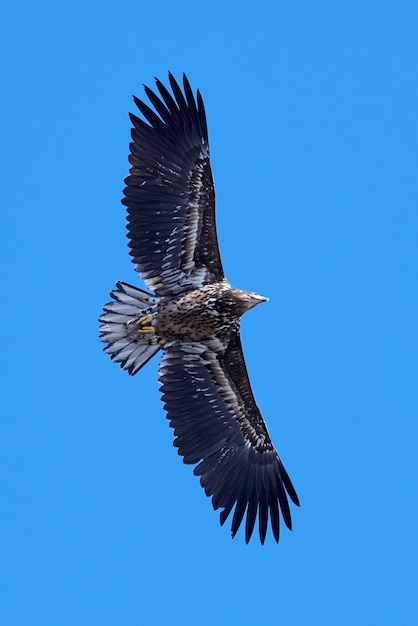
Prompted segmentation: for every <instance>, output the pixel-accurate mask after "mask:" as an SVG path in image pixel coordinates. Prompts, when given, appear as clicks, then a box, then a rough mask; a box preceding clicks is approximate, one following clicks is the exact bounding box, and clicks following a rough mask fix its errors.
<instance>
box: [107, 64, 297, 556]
mask: <svg viewBox="0 0 418 626" xmlns="http://www.w3.org/2000/svg"><path fill="white" fill-rule="evenodd" d="M169 83H170V87H171V90H170V89H169V88H167V87H165V86H164V85H163V84H162V83H161V82H160V81H159V80H158V79H156V86H157V89H158V92H159V93H157V92H156V91H152V90H151V89H150V88H149V87H146V86H144V89H145V93H146V95H147V96H148V98H149V100H150V103H151V105H152V107H153V108H151V107H150V106H149V105H147V104H146V103H145V102H143V101H142V100H139V99H138V98H135V97H134V101H135V103H136V105H137V107H138V109H139V111H140V112H141V113H142V116H143V118H144V119H141V118H139V117H137V116H135V115H133V114H131V115H130V118H131V121H132V124H133V128H132V131H131V134H132V143H131V144H130V155H129V162H130V164H131V168H130V175H129V176H128V177H127V178H126V179H125V183H126V187H125V189H124V198H123V200H122V203H123V204H124V205H125V206H126V207H127V222H128V225H127V229H128V238H129V248H130V254H131V256H132V261H133V262H134V264H135V269H136V271H137V272H138V274H139V276H140V278H141V279H142V280H143V281H144V282H145V284H146V286H147V288H148V289H149V290H151V291H152V292H153V293H148V292H146V291H143V290H141V289H138V288H137V287H133V286H131V285H128V284H127V283H124V282H118V283H117V284H116V289H115V290H113V291H111V293H110V295H111V297H112V298H113V301H112V302H110V303H108V304H106V305H105V307H104V312H103V314H102V315H101V316H100V318H99V321H100V322H101V327H100V339H101V341H103V342H104V343H105V344H106V346H105V348H104V350H105V352H107V353H108V354H109V355H110V357H111V358H112V359H113V360H114V361H116V362H117V363H120V366H121V367H122V369H124V370H127V371H128V372H129V374H131V375H134V374H136V373H137V372H138V371H139V370H140V369H141V367H143V366H144V365H145V364H146V363H147V362H148V361H149V360H150V359H151V358H152V357H153V356H154V355H155V354H156V353H157V352H158V351H159V350H162V352H163V355H162V360H161V365H160V370H159V374H160V378H159V381H160V383H161V393H162V400H163V402H164V408H165V410H166V412H167V418H168V420H169V422H170V426H171V428H173V430H174V436H175V439H174V445H175V446H176V447H177V448H178V453H179V454H180V455H181V456H182V457H183V461H184V463H187V464H190V465H196V464H197V465H196V467H195V468H194V474H195V475H197V476H200V483H201V485H202V487H203V489H204V490H205V493H206V495H207V496H212V504H213V507H214V509H218V508H221V509H222V511H221V513H220V523H221V525H222V524H224V522H225V520H226V519H227V517H228V516H229V514H230V513H231V511H232V509H234V513H233V517H232V526H231V532H232V537H234V536H235V534H236V532H237V530H238V528H239V526H240V524H241V522H242V520H243V518H244V515H245V514H246V517H245V540H246V542H247V543H248V541H249V540H250V538H251V535H252V532H253V529H254V525H255V522H256V519H257V516H258V528H259V536H260V541H261V543H262V544H263V543H264V540H265V537H266V532H267V525H268V520H269V519H270V524H271V529H272V532H273V536H274V538H275V540H276V542H278V540H279V531H280V516H279V511H281V514H282V517H283V520H284V522H285V524H286V526H287V527H288V528H289V529H291V526H292V522H291V515H290V508H289V503H288V498H287V496H289V497H290V499H291V500H292V501H293V502H294V504H296V505H298V506H299V500H298V497H297V495H296V492H295V489H294V487H293V485H292V483H291V481H290V478H289V476H288V474H287V472H286V470H285V468H284V467H283V464H282V462H281V460H280V457H279V455H278V453H277V451H276V449H275V447H274V446H273V444H272V442H271V439H270V435H269V433H268V430H267V427H266V424H265V422H264V420H263V417H262V415H261V413H260V410H259V408H258V406H257V404H256V401H255V399H254V395H253V392H252V390H251V386H250V381H249V378H248V373H247V368H246V366H245V361H244V356H243V352H242V348H241V340H240V317H241V315H242V314H243V313H244V312H245V311H248V310H249V309H251V308H252V307H254V306H256V305H257V304H259V303H260V302H265V301H266V300H267V298H264V297H262V296H259V295H257V294H256V293H253V292H250V291H242V290H240V289H234V288H233V287H231V285H230V284H229V282H228V281H227V279H226V277H225V274H224V270H223V267H222V262H221V257H220V253H219V247H218V239H217V233H216V224H215V191H214V184H213V178H212V171H211V165H210V159H209V142H208V131H207V124H206V115H205V109H204V106H203V101H202V97H201V95H200V92H199V91H197V92H196V97H195V96H194V94H193V92H192V89H191V87H190V84H189V81H188V80H187V78H186V76H185V75H183V90H182V89H181V87H180V86H179V84H178V83H177V82H176V80H175V79H174V77H173V76H172V74H169Z"/></svg>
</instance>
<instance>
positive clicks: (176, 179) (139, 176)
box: [122, 74, 224, 295]
mask: <svg viewBox="0 0 418 626" xmlns="http://www.w3.org/2000/svg"><path fill="white" fill-rule="evenodd" d="M169 80H170V85H171V89H172V94H171V93H170V92H169V91H168V90H167V89H166V87H164V85H162V83H161V82H160V81H159V80H158V79H156V85H157V88H158V91H159V95H157V94H156V93H154V92H153V91H152V90H151V89H149V88H148V87H144V88H145V92H146V94H147V96H148V98H149V99H150V101H151V104H152V105H153V107H154V109H155V111H156V112H155V111H153V110H152V109H151V108H150V107H149V106H148V105H147V104H145V103H144V102H142V100H138V99H137V98H134V100H135V103H136V105H137V106H138V108H139V110H140V111H141V113H142V115H143V116H144V117H145V119H146V120H147V121H148V124H147V123H146V122H145V121H143V120H141V119H139V118H138V117H136V116H135V115H132V114H131V116H130V117H131V121H132V123H133V125H134V128H133V129H132V139H133V141H132V143H131V144H130V149H131V153H130V155H129V162H130V163H131V166H132V167H131V169H130V176H128V177H127V178H126V179H125V183H126V188H125V189H124V194H125V197H124V199H123V200H122V202H123V204H125V205H126V206H127V207H128V237H129V240H130V242H129V247H130V248H131V252H130V253H131V255H132V257H133V261H134V263H135V266H136V270H137V271H138V272H139V274H140V276H141V278H142V279H143V280H144V281H145V283H146V284H147V286H148V287H149V288H150V289H152V290H154V291H155V292H156V293H157V295H169V294H174V293H179V292H181V291H183V290H186V289H194V288H197V287H201V286H202V285H206V284H209V283H213V282H217V281H219V280H222V278H224V273H223V269H222V263H221V258H220V254H219V248H218V240H217V235H216V224H215V191H214V186H213V178H212V171H211V167H210V160H209V143H208V132H207V125H206V116H205V109H204V106H203V101H202V98H201V95H200V93H199V91H198V92H197V96H196V100H195V98H194V96H193V92H192V90H191V87H190V84H189V81H188V80H187V78H186V76H185V75H183V87H184V94H183V92H182V90H181V89H180V87H179V85H178V83H177V82H176V81H175V79H174V78H173V76H172V75H171V74H169ZM157 114H158V115H157Z"/></svg>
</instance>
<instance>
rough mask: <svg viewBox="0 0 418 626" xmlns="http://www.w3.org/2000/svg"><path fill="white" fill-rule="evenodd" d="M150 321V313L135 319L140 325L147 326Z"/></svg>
mask: <svg viewBox="0 0 418 626" xmlns="http://www.w3.org/2000/svg"><path fill="white" fill-rule="evenodd" d="M151 322H152V315H151V313H148V315H144V317H140V318H139V320H137V321H136V323H137V324H139V325H140V326H149V324H151Z"/></svg>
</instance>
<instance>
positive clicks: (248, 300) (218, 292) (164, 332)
mask: <svg viewBox="0 0 418 626" xmlns="http://www.w3.org/2000/svg"><path fill="white" fill-rule="evenodd" d="M265 300H266V298H263V297H262V296H258V295H257V294H254V293H251V292H247V291H242V290H241V289H234V288H233V287H231V286H230V285H229V284H228V282H227V281H222V282H219V283H214V284H212V285H204V286H203V287H199V288H198V289H193V290H191V291H186V292H185V293H182V294H180V295H178V296H175V297H174V298H170V297H167V296H165V297H163V298H161V301H160V303H159V305H158V308H157V310H156V315H155V321H154V322H153V326H154V328H155V332H156V334H157V335H158V337H159V338H160V339H161V340H163V341H173V340H181V341H201V340H209V339H212V338H214V337H216V338H217V339H218V340H221V339H223V340H224V341H223V343H224V344H225V345H227V342H228V341H229V336H230V334H231V332H232V331H236V330H237V329H238V328H239V318H240V317H241V315H242V314H243V313H244V312H245V311H247V310H248V309H250V308H252V307H253V306H255V305H256V304H258V303H259V302H263V301H265Z"/></svg>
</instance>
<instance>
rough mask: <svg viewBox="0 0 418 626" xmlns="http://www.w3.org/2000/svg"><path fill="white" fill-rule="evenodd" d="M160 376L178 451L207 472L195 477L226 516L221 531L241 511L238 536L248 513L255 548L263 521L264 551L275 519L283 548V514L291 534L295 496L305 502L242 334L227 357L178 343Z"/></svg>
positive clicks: (207, 345)
mask: <svg viewBox="0 0 418 626" xmlns="http://www.w3.org/2000/svg"><path fill="white" fill-rule="evenodd" d="M214 345H215V344H214ZM160 375H161V376H160V382H161V392H162V394H163V401H164V403H165V409H166V410H167V413H168V419H169V420H170V425H171V427H172V428H173V429H174V435H175V441H174V445H175V446H176V447H177V448H178V449H179V454H181V455H182V456H183V458H184V462H185V463H188V464H195V463H198V464H199V465H197V467H196V468H195V470H194V473H195V474H196V475H198V476H200V477H201V478H200V482H201V484H202V487H203V488H204V489H205V492H206V495H208V496H212V503H213V507H214V508H215V509H217V508H219V507H222V508H223V511H222V512H221V515H220V521H221V524H223V523H224V522H225V520H226V519H227V517H228V515H229V514H230V513H231V511H232V509H233V508H234V507H235V510H234V513H233V519H232V536H234V535H235V534H236V532H237V531H238V528H239V526H240V524H241V522H242V520H243V518H244V515H245V513H246V522H245V539H246V541H247V542H248V541H249V540H250V538H251V535H252V532H253V529H254V525H255V522H256V519H257V516H258V524H259V534H260V540H261V543H264V540H265V537H266V531H267V524H268V519H269V518H270V523H271V528H272V531H273V535H274V537H275V539H276V541H278V540H279V532H280V517H279V510H280V511H281V513H282V517H283V519H284V522H285V524H286V526H288V528H291V515H290V509H289V504H288V499H287V495H288V496H290V498H291V500H292V501H293V502H294V503H295V504H297V505H298V504H299V501H298V498H297V495H296V492H295V489H294V487H293V485H292V483H291V481H290V478H289V476H288V475H287V472H286V470H285V469H284V467H283V465H282V462H281V460H280V458H279V456H278V453H277V451H276V450H275V448H274V446H273V444H272V442H271V439H270V437H269V434H268V431H267V428H266V425H265V423H264V420H263V418H262V416H261V414H260V411H259V409H258V407H257V404H256V402H255V399H254V396H253V393H252V391H251V386H250V383H249V379H248V374H247V370H246V366H245V362H244V357H243V354H242V349H241V343H240V338H239V331H234V332H232V334H231V338H230V341H229V343H228V345H227V347H226V349H225V350H224V351H222V352H219V344H217V345H216V348H215V349H212V347H211V340H209V341H207V342H199V343H179V342H173V343H172V344H171V345H169V346H166V352H165V356H164V358H163V361H162V364H161V369H160Z"/></svg>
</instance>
